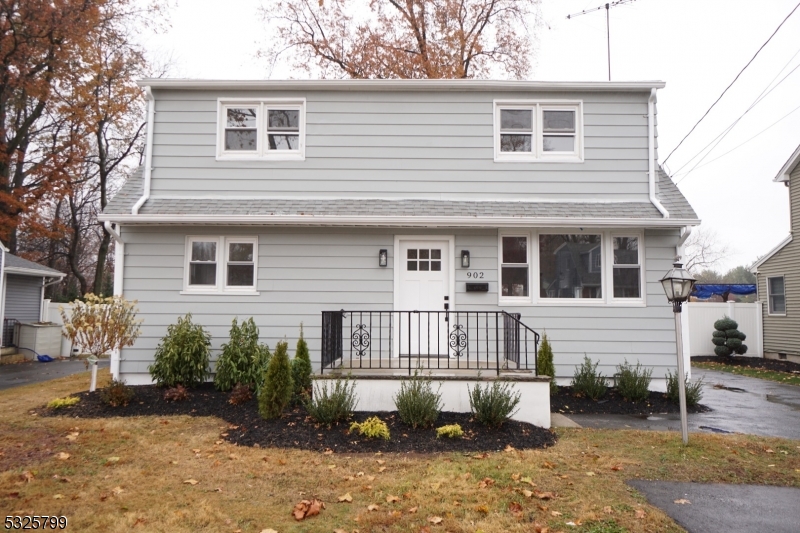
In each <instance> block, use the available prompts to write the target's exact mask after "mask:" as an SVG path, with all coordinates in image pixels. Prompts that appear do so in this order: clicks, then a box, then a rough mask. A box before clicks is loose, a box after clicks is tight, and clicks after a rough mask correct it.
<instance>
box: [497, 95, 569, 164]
mask: <svg viewBox="0 0 800 533" xmlns="http://www.w3.org/2000/svg"><path fill="white" fill-rule="evenodd" d="M582 124H583V116H582V104H581V102H551V101H542V102H527V101H516V102H515V101H508V102H495V157H494V159H495V161H521V162H531V161H542V162H581V161H583V131H582Z"/></svg>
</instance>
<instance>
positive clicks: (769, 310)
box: [767, 276, 787, 316]
mask: <svg viewBox="0 0 800 533" xmlns="http://www.w3.org/2000/svg"><path fill="white" fill-rule="evenodd" d="M775 278H782V279H783V313H774V312H773V311H772V296H773V295H772V291H770V285H769V280H771V279H775ZM786 304H787V302H786V276H767V316H786V307H787V305H786Z"/></svg>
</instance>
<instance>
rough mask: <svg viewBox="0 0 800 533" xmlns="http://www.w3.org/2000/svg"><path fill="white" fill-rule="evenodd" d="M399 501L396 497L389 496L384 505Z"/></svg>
mask: <svg viewBox="0 0 800 533" xmlns="http://www.w3.org/2000/svg"><path fill="white" fill-rule="evenodd" d="M399 501H400V498H398V497H397V496H391V495H389V496H387V497H386V503H394V502H399Z"/></svg>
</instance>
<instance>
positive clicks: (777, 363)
mask: <svg viewBox="0 0 800 533" xmlns="http://www.w3.org/2000/svg"><path fill="white" fill-rule="evenodd" d="M692 362H697V363H720V364H724V365H731V366H745V367H748V368H758V369H760V370H772V371H774V372H787V373H789V374H800V364H798V363H793V362H791V361H781V360H780V359H764V358H763V357H747V356H745V357H717V356H716V355H698V356H695V357H692Z"/></svg>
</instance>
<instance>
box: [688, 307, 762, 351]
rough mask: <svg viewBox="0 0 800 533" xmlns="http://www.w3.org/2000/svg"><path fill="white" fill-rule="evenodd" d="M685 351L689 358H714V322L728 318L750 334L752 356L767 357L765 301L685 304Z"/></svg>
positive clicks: (746, 342)
mask: <svg viewBox="0 0 800 533" xmlns="http://www.w3.org/2000/svg"><path fill="white" fill-rule="evenodd" d="M681 315H682V316H681V319H682V322H681V326H682V329H683V351H684V356H685V358H687V359H688V358H689V357H692V356H695V355H714V344H713V343H712V342H711V333H712V332H713V331H714V322H716V321H717V320H719V319H720V318H722V317H723V316H728V317H730V318H732V319H733V320H735V321H736V322H738V323H739V331H741V332H742V333H744V334H745V335H747V339H745V341H744V343H745V344H746V345H747V353H746V354H745V355H747V356H749V357H764V343H763V338H764V337H763V326H762V322H761V320H762V316H761V302H755V303H734V302H724V303H723V302H690V303H688V304H684V305H683V313H681Z"/></svg>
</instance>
